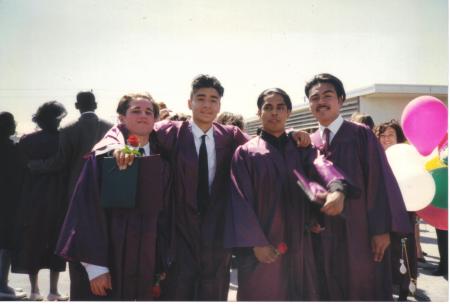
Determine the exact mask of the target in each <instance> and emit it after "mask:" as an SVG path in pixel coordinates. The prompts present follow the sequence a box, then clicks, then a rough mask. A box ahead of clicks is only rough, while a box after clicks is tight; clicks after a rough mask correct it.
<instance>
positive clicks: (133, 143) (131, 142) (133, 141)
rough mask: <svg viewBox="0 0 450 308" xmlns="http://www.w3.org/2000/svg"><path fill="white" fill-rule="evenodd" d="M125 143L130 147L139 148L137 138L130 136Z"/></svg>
mask: <svg viewBox="0 0 450 308" xmlns="http://www.w3.org/2000/svg"><path fill="white" fill-rule="evenodd" d="M127 142H128V144H129V145H131V146H132V147H137V146H139V140H138V137H137V136H135V135H130V136H129V137H128V139H127Z"/></svg>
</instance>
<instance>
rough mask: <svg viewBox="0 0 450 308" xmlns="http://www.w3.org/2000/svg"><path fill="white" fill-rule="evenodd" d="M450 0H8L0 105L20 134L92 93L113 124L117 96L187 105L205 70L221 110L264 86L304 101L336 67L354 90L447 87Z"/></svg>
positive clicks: (248, 106) (252, 101)
mask: <svg viewBox="0 0 450 308" xmlns="http://www.w3.org/2000/svg"><path fill="white" fill-rule="evenodd" d="M448 12H449V10H448V2H447V0H395V1H393V0H377V1H372V0H339V1H334V0H301V1H299V0H258V1H254V0H229V1H226V0H221V1H218V0H185V1H183V0H165V1H160V0H154V1H153V0H145V1H144V0H127V1H123V0H96V1H95V0H77V1H60V0H0V111H9V112H11V113H13V114H14V116H15V118H16V121H17V122H18V133H19V134H22V133H27V132H31V131H33V130H34V129H35V124H34V123H32V122H31V117H32V115H33V113H35V111H36V110H37V108H38V107H39V105H41V104H42V103H44V102H46V101H50V100H58V101H60V102H61V103H63V104H64V105H65V106H66V108H67V110H68V113H69V114H68V116H67V117H66V118H65V119H64V120H63V122H62V125H65V124H67V123H68V122H70V121H73V120H75V119H77V118H78V117H79V113H78V111H77V110H75V108H74V102H75V96H76V94H77V93H78V92H79V91H82V90H91V89H92V90H93V91H94V94H95V95H96V98H97V102H98V110H97V113H98V114H99V115H100V116H101V117H103V118H106V119H108V120H110V121H112V122H115V121H116V118H117V116H116V113H115V110H116V106H117V103H118V101H119V99H120V97H121V96H122V95H124V94H126V93H129V92H142V91H147V92H149V93H151V95H152V96H153V97H154V98H155V100H156V101H164V102H165V103H166V104H167V105H168V106H169V108H170V109H172V110H174V111H177V112H185V113H190V111H189V109H188V107H187V100H188V98H189V93H190V84H191V81H192V79H193V78H194V77H195V76H196V75H198V74H202V73H203V74H210V75H214V76H216V77H217V78H218V79H219V80H220V81H221V83H222V85H223V86H224V87H225V95H224V97H223V99H222V109H221V111H231V112H234V113H240V114H242V115H244V117H246V118H248V117H252V116H254V115H255V114H256V99H257V97H258V95H259V93H261V92H262V91H263V90H264V89H266V88H270V87H280V88H282V89H284V90H285V91H287V93H288V94H289V95H290V97H291V99H292V101H293V102H294V104H295V105H299V104H304V103H305V97H304V93H303V89H304V85H305V82H306V81H307V80H308V79H310V78H311V77H312V76H313V75H315V74H317V73H321V72H329V73H332V74H334V75H336V76H338V77H339V78H340V79H341V80H342V81H343V82H344V85H345V87H346V89H347V91H350V90H353V89H356V88H360V87H365V86H369V85H372V84H374V83H395V84H433V85H448V68H449V62H448Z"/></svg>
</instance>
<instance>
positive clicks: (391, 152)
mask: <svg viewBox="0 0 450 308" xmlns="http://www.w3.org/2000/svg"><path fill="white" fill-rule="evenodd" d="M386 156H387V159H388V161H389V164H390V165H391V168H393V169H394V168H397V169H408V170H411V169H415V170H426V169H425V164H426V162H427V160H426V157H423V156H422V155H420V153H419V152H418V151H417V150H416V148H415V147H413V146H412V145H410V144H406V143H399V144H395V145H393V146H390V147H389V148H388V149H387V150H386ZM411 171H412V170H411Z"/></svg>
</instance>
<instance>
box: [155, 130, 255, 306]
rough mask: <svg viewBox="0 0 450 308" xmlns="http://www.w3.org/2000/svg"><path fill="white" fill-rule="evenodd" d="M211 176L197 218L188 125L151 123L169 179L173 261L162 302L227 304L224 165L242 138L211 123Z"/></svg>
mask: <svg viewBox="0 0 450 308" xmlns="http://www.w3.org/2000/svg"><path fill="white" fill-rule="evenodd" d="M213 129H214V141H215V149H216V173H215V177H214V181H213V183H212V187H211V202H210V206H209V207H208V208H207V210H206V213H205V214H204V216H203V217H201V216H200V214H199V211H198V209H197V194H196V192H197V177H198V174H197V171H198V156H197V152H196V149H195V144H194V137H193V134H192V131H191V129H190V125H189V122H178V121H161V122H158V123H156V124H155V131H156V134H157V137H158V142H159V144H160V146H161V153H164V152H165V153H167V155H168V156H169V157H170V164H171V170H172V171H173V173H172V180H173V198H172V200H171V202H172V206H173V210H174V213H175V217H174V226H175V228H176V231H175V242H176V244H175V246H176V255H175V260H174V262H173V264H172V266H171V269H170V271H169V274H168V276H167V280H166V281H164V282H163V289H162V292H163V293H162V297H163V299H166V300H184V301H186V300H209V301H217V300H222V301H225V300H227V296H228V286H229V269H230V258H231V255H230V250H229V249H225V248H224V246H223V236H224V221H225V219H224V216H225V211H224V210H225V208H226V205H227V203H228V202H229V201H230V199H229V198H230V194H229V189H230V176H229V173H230V162H231V157H232V155H233V153H234V150H235V149H236V148H237V146H239V145H240V144H243V143H245V142H246V141H247V140H248V138H247V136H246V135H245V134H244V133H242V131H241V130H239V129H238V128H236V127H234V126H225V125H220V124H217V123H213Z"/></svg>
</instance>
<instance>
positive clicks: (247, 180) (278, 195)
mask: <svg viewBox="0 0 450 308" xmlns="http://www.w3.org/2000/svg"><path fill="white" fill-rule="evenodd" d="M315 157H316V151H315V150H313V149H312V148H311V147H308V148H306V149H305V148H302V149H298V148H297V147H296V145H295V144H294V143H293V142H292V141H290V140H289V141H288V142H287V144H286V146H285V148H284V149H283V151H282V152H281V151H280V150H278V149H276V148H275V147H274V146H272V145H271V144H270V143H268V142H266V141H265V140H264V139H262V138H261V137H259V136H258V137H255V138H253V139H252V140H250V141H249V142H248V143H246V144H245V145H243V146H241V147H239V148H238V149H237V150H236V152H235V154H234V157H233V160H232V165H231V180H232V206H231V207H230V210H229V211H227V214H228V217H227V224H226V238H225V244H226V246H228V247H240V248H239V249H237V250H236V253H237V257H238V285H239V288H238V293H237V299H238V300H243V301H246V300H253V301H287V300H297V301H301V300H318V298H319V294H318V286H317V279H316V273H315V262H314V257H313V249H312V244H311V237H310V234H309V232H308V227H307V226H308V225H309V223H310V218H311V216H312V215H311V214H312V212H314V211H315V209H314V207H317V208H318V205H315V204H312V203H311V202H310V201H309V200H307V198H306V196H305V194H304V193H303V191H302V190H301V189H300V188H299V187H298V185H297V178H296V177H295V175H294V173H293V170H294V169H295V170H297V171H298V172H300V173H302V174H303V175H307V176H309V177H310V176H314V177H315V178H317V175H316V174H317V173H316V172H315V170H314V168H313V160H314V158H315ZM324 184H329V183H324ZM280 242H285V243H286V244H287V246H288V251H287V253H286V254H285V255H283V256H281V257H279V258H278V259H277V261H275V262H274V263H271V264H264V263H259V262H258V261H257V259H256V257H255V255H254V253H253V250H252V248H253V247H254V246H264V245H272V246H274V247H277V245H278V244H279V243H280Z"/></svg>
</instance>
